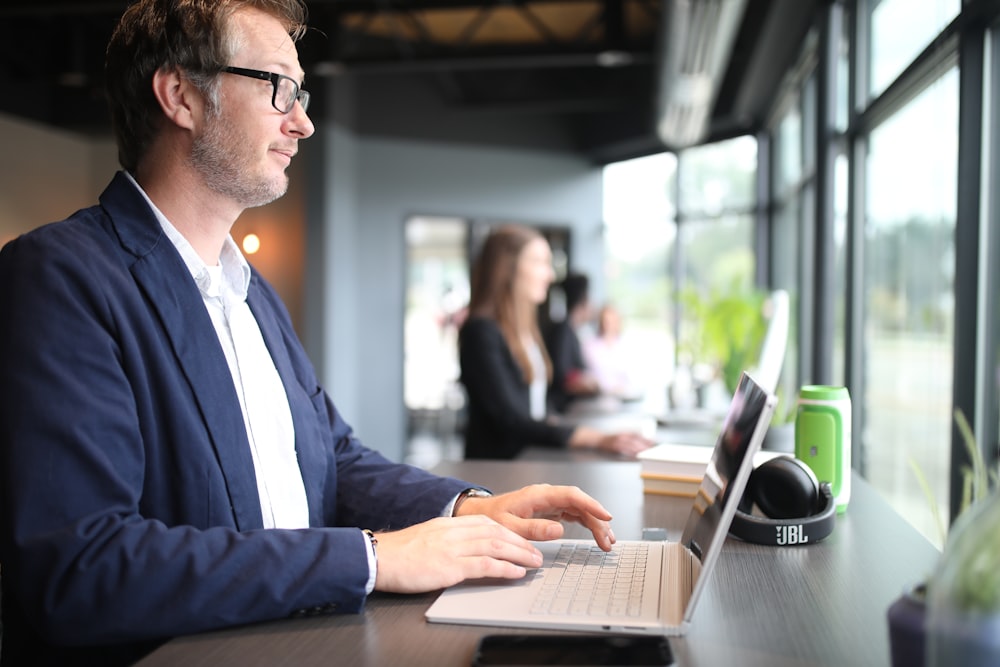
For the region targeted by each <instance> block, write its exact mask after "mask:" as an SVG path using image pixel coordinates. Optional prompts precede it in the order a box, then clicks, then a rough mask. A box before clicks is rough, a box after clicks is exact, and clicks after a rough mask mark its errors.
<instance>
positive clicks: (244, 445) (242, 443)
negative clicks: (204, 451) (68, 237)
mask: <svg viewBox="0 0 1000 667" xmlns="http://www.w3.org/2000/svg"><path fill="white" fill-rule="evenodd" d="M119 178H121V179H124V177H123V176H121V175H119V177H116V180H115V181H113V182H112V184H111V185H110V186H109V187H108V189H107V190H106V191H105V193H104V195H102V198H101V203H102V204H103V205H104V206H105V208H106V209H107V210H108V211H109V213H110V214H111V219H112V222H113V224H114V226H115V229H116V230H117V232H118V234H119V237H120V238H121V240H122V243H123V245H125V247H126V248H127V249H129V250H130V252H132V253H134V254H135V255H136V261H135V262H134V263H133V265H132V267H131V271H132V275H133V276H134V278H135V281H136V283H137V284H138V285H139V287H140V289H142V290H143V291H144V293H145V294H146V297H147V299H148V300H149V303H150V307H151V308H152V309H153V310H154V311H156V313H157V314H158V315H159V318H160V322H161V323H162V325H163V328H164V331H165V332H166V334H167V337H168V338H169V341H170V344H171V346H172V347H173V351H174V353H175V354H176V356H177V359H178V361H179V363H180V367H181V371H182V373H183V374H184V376H185V377H186V379H187V381H188V384H189V386H190V389H191V392H192V394H193V395H194V397H195V401H196V403H197V407H198V409H199V411H200V413H201V418H202V419H203V420H204V423H205V427H206V429H207V431H208V434H209V438H210V440H211V446H212V447H213V448H214V450H215V453H216V457H217V459H218V461H219V465H220V467H221V468H222V474H223V476H224V477H225V479H226V485H227V488H228V490H229V495H230V500H231V501H232V507H233V518H234V521H235V522H236V527H237V528H238V529H239V530H249V529H253V528H263V526H264V522H263V518H262V516H261V510H260V497H259V495H258V492H257V479H256V476H255V474H254V466H253V458H252V456H251V453H250V444H249V441H248V440H247V436H246V426H245V425H244V423H243V413H242V411H241V409H240V403H239V398H238V397H237V396H236V389H235V388H234V386H233V381H232V374H231V373H230V371H229V366H228V364H227V363H226V359H225V355H224V354H223V353H222V349H221V347H220V345H219V340H218V337H217V336H216V334H215V329H214V326H213V325H212V321H211V318H210V317H209V315H208V312H207V311H206V309H205V304H204V301H203V299H202V296H201V292H200V291H199V290H198V287H197V285H195V282H194V279H193V278H192V277H191V274H190V273H189V272H188V270H187V267H186V266H185V265H184V262H183V260H181V257H180V255H179V254H178V253H177V250H176V249H175V248H174V246H173V245H172V244H171V243H170V242H169V240H167V238H166V237H165V236H164V235H163V232H162V230H161V229H160V226H159V223H158V222H157V221H156V219H155V217H154V216H153V215H152V212H151V211H150V210H149V207H148V206H147V205H146V203H145V200H143V199H142V196H141V195H140V194H139V193H138V192H137V191H136V190H135V188H134V187H132V186H131V184H129V183H128V182H127V181H126V182H125V183H120V182H119V180H118V179H119ZM124 188H127V190H125V189H124ZM135 198H138V199H139V203H141V208H136V206H135V205H136V201H135ZM124 211H128V213H129V214H123V213H124Z"/></svg>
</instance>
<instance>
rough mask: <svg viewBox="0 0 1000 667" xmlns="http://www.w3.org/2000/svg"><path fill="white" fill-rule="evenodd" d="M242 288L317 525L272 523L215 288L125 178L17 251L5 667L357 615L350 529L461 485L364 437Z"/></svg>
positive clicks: (3, 374) (9, 265) (4, 416)
mask: <svg viewBox="0 0 1000 667" xmlns="http://www.w3.org/2000/svg"><path fill="white" fill-rule="evenodd" d="M247 302H248V303H249V305H250V308H251V310H252V311H253V313H254V316H255V317H256V318H257V322H258V323H259V324H260V329H261V332H262V334H263V336H264V340H265V342H266V344H267V347H268V349H269V350H270V352H271V356H272V358H273V359H274V363H275V365H276V366H277V369H278V373H279V374H280V376H281V379H282V381H283V383H284V386H285V391H286V393H287V394H288V401H289V404H290V407H291V412H292V418H293V421H294V424H295V449H296V453H297V455H298V461H299V467H300V469H301V471H302V478H303V481H304V483H305V490H306V495H307V498H308V503H309V520H310V525H311V526H314V527H326V528H319V529H309V530H264V529H263V524H262V519H261V511H260V501H259V499H258V495H257V485H256V480H255V476H254V467H253V462H252V460H251V456H250V449H249V445H248V442H247V438H246V431H245V428H244V424H243V418H242V414H241V411H240V404H239V401H238V398H237V395H236V391H235V389H234V386H233V381H232V376H231V375H230V372H229V368H228V366H227V364H226V359H225V357H224V355H223V352H222V348H221V346H220V345H219V341H218V338H217V336H216V333H215V330H214V328H213V326H212V323H211V320H210V317H209V315H208V312H207V310H206V308H205V306H204V303H203V301H202V296H201V294H200V292H199V291H198V288H197V286H196V285H195V282H194V280H193V279H192V278H191V275H190V273H189V272H188V270H187V268H186V267H185V265H184V263H183V261H182V260H181V258H180V255H179V254H178V253H177V251H176V249H175V248H174V246H173V245H172V244H171V243H170V241H169V240H168V239H167V238H166V237H165V236H164V234H163V233H162V230H161V228H160V225H159V223H158V222H157V220H156V219H155V217H154V216H153V214H152V212H151V211H150V209H149V207H148V205H147V204H146V202H145V200H144V199H143V198H142V196H141V194H140V193H139V192H138V191H137V190H136V189H135V187H133V186H132V184H131V183H129V182H128V180H127V178H126V177H125V176H124V175H123V174H121V173H119V174H117V175H116V176H115V178H114V180H113V181H112V182H111V184H110V185H109V186H108V188H107V189H106V190H105V192H104V193H103V194H102V195H101V198H100V205H99V206H94V207H92V208H88V209H84V210H81V211H78V212H77V213H75V214H74V215H72V216H71V217H70V218H69V219H67V220H65V221H62V222H59V223H55V224H52V225H47V226H45V227H42V228H39V229H37V230H35V231H33V232H31V233H29V234H26V235H24V236H22V237H20V238H18V239H16V240H14V241H12V242H11V243H9V244H8V245H7V246H6V247H4V249H3V251H2V253H0V558H2V567H3V571H2V582H3V596H2V600H3V626H4V627H3V649H2V658H3V662H4V663H5V664H17V663H19V662H20V663H23V664H42V663H44V662H45V661H49V662H53V663H55V662H58V663H60V664H72V663H73V662H74V661H77V662H83V663H90V664H112V663H114V662H116V661H117V662H127V661H128V660H131V659H134V657H136V655H139V654H141V653H142V652H144V651H146V650H148V649H149V648H150V647H151V646H154V645H155V644H156V643H157V642H158V641H162V640H164V639H165V638H169V637H171V636H173V635H178V634H187V633H194V632H199V631H204V630H209V629H212V628H219V627H223V626H229V625H233V624H241V623H248V622H254V621H262V620H265V619H274V618H279V617H285V616H289V615H297V614H303V613H332V612H358V611H359V610H361V609H362V608H363V605H364V601H365V592H364V586H365V582H366V580H367V578H368V566H367V554H366V544H365V542H364V537H363V534H362V533H361V531H360V530H357V528H356V527H365V528H372V529H383V528H400V527H403V526H407V525H411V524H414V523H417V522H420V521H424V520H427V519H429V518H432V517H435V516H438V515H439V514H440V512H441V511H442V509H443V508H444V507H445V506H447V504H448V502H449V501H450V500H451V499H452V498H453V497H454V496H455V495H456V494H458V493H459V492H460V491H461V490H463V489H465V488H468V487H469V486H470V485H469V484H468V483H465V482H462V481H459V480H455V479H447V478H440V477H435V476H432V475H430V474H429V473H427V472H425V471H422V470H419V469H417V468H413V467H410V466H405V465H400V464H396V463H393V462H390V461H388V460H387V459H385V458H384V457H383V456H381V455H380V454H379V453H377V452H375V451H373V450H370V449H367V448H365V447H364V446H363V445H362V444H361V443H360V442H359V441H358V440H357V439H356V438H355V437H354V436H353V434H352V431H351V429H350V427H349V426H348V425H347V424H346V423H345V422H344V420H343V419H342V418H341V416H340V415H339V414H338V413H337V411H336V409H335V408H334V406H333V404H332V402H331V401H330V400H329V398H328V397H327V394H326V393H325V392H324V391H323V389H322V388H321V387H320V385H319V382H318V380H317V378H316V376H315V372H314V370H313V368H312V365H311V364H310V362H309V360H308V358H307V356H306V353H305V351H304V349H303V348H302V346H301V344H300V343H299V341H298V339H297V337H296V335H295V332H294V331H293V328H292V325H291V321H290V319H289V317H288V315H287V312H286V311H285V309H284V307H283V305H282V304H281V302H280V299H279V298H278V296H277V294H276V293H275V292H274V290H273V289H272V288H271V287H270V286H269V285H268V284H267V283H266V281H265V280H264V279H263V278H262V277H261V276H260V275H259V274H258V273H257V272H256V271H254V272H253V276H252V278H251V282H250V288H249V294H248V297H247ZM348 527H350V528H348ZM85 646H89V647H90V648H80V649H76V648H65V647H85ZM60 647H64V648H60Z"/></svg>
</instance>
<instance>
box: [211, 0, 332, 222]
mask: <svg viewBox="0 0 1000 667" xmlns="http://www.w3.org/2000/svg"><path fill="white" fill-rule="evenodd" d="M231 29H232V31H233V34H234V35H235V36H236V37H237V40H236V43H238V44H240V47H239V48H238V50H237V51H236V53H235V54H233V56H232V62H230V63H228V64H229V65H232V66H236V67H245V68H249V69H257V70H264V71H268V72H276V73H278V74H284V75H286V76H289V77H291V78H293V79H294V80H295V81H299V82H301V81H302V67H301V66H300V65H299V60H298V54H297V53H296V50H295V44H294V42H292V40H291V38H290V37H289V36H288V33H287V32H286V31H285V29H284V28H283V27H282V25H281V23H280V22H278V21H277V20H276V19H274V18H272V17H270V16H268V15H267V14H265V13H263V12H260V11H257V10H252V9H248V10H241V11H238V12H236V13H235V14H234V15H233V18H232V24H231ZM220 76H221V81H220V84H219V93H220V94H219V106H218V108H217V109H215V110H214V111H212V110H211V109H210V110H208V112H207V113H206V116H205V118H204V119H203V121H204V122H203V124H202V125H201V127H200V128H199V129H200V132H199V133H198V134H197V136H196V137H195V139H194V143H193V146H192V153H191V163H192V164H193V166H194V167H195V169H197V170H198V171H199V172H200V173H201V175H202V177H203V178H204V179H205V181H206V183H207V184H208V186H209V187H210V188H211V189H212V190H214V191H216V192H218V193H220V194H222V195H225V196H227V197H229V198H231V199H233V200H234V201H236V202H237V203H238V204H239V205H240V206H242V207H243V208H249V207H253V206H261V205H263V204H267V203H269V202H272V201H274V200H275V199H277V198H278V197H280V196H282V195H283V194H285V191H286V190H287V189H288V176H287V175H286V174H285V170H286V169H287V168H288V165H289V164H291V160H292V157H293V156H294V155H295V154H296V153H297V152H298V140H299V139H305V138H306V137H309V136H310V135H312V133H313V131H314V129H315V128H314V127H313V124H312V122H311V121H310V120H309V117H308V116H307V115H306V113H305V111H304V110H303V109H302V106H301V105H300V104H299V103H298V102H296V103H295V105H294V106H293V107H292V110H291V111H289V112H288V113H281V112H280V111H278V110H277V109H275V108H274V106H273V105H272V104H271V97H272V93H273V90H274V89H273V87H272V85H271V83H270V82H269V81H263V80H257V79H252V78H247V77H244V76H237V75H231V74H221V75H220Z"/></svg>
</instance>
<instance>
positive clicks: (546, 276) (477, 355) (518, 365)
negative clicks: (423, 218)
mask: <svg viewBox="0 0 1000 667" xmlns="http://www.w3.org/2000/svg"><path fill="white" fill-rule="evenodd" d="M554 279H555V273H554V271H553V270H552V250H551V249H550V248H549V244H548V242H547V241H546V240H545V238H544V237H543V236H542V235H541V234H540V233H539V232H537V231H535V230H534V229H531V228H529V227H522V226H517V225H509V226H504V227H500V228H498V229H496V230H494V231H493V232H492V233H491V234H490V235H489V237H488V238H487V239H486V242H485V243H484V244H483V248H482V251H481V252H480V255H479V258H478V260H477V261H476V263H475V266H474V267H473V269H472V285H471V296H470V302H469V317H468V319H467V320H466V321H465V324H464V325H463V326H462V329H461V332H460V333H459V363H460V366H461V381H462V384H463V385H465V389H466V392H467V394H468V398H469V413H468V423H467V426H466V431H465V457H466V458H468V459H485V458H493V459H510V458H514V457H515V456H517V454H518V453H519V452H520V451H521V450H522V449H523V448H524V447H526V446H528V445H542V446H549V447H588V448H592V449H601V450H604V451H607V452H611V453H616V454H621V455H625V456H635V454H637V453H638V452H640V451H642V450H643V449H646V448H647V447H650V446H651V445H652V444H653V443H652V441H650V440H649V439H647V438H645V437H643V436H641V435H639V434H637V433H603V432H601V431H598V430H596V429H593V428H589V427H586V426H577V427H572V426H565V425H559V424H555V423H552V422H549V421H547V420H546V414H547V412H548V405H547V400H546V399H547V397H546V389H547V387H548V384H549V381H550V379H551V376H552V364H551V361H550V360H549V357H548V354H547V353H546V351H545V345H544V343H543V341H542V336H541V333H540V331H539V328H538V319H537V313H538V306H539V305H540V304H542V303H544V302H545V298H546V296H547V294H548V290H549V286H550V285H551V284H552V281H553V280H554Z"/></svg>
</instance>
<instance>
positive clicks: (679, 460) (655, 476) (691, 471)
mask: <svg viewBox="0 0 1000 667" xmlns="http://www.w3.org/2000/svg"><path fill="white" fill-rule="evenodd" d="M713 450H714V448H713V447H706V446H702V445H677V444H671V443H664V444H662V445H657V446H655V447H651V448H649V449H647V450H645V451H643V452H640V453H639V455H638V457H639V463H640V470H641V472H640V476H641V477H642V490H643V492H645V493H652V494H656V495H661V496H681V497H686V498H694V497H695V495H697V493H698V487H699V486H700V485H701V478H702V477H704V476H705V469H706V468H707V467H708V462H709V461H710V460H711V458H712V451H713ZM780 454H781V453H780V452H765V451H760V452H757V455H756V456H754V465H755V466H758V465H760V464H761V463H763V462H764V461H766V460H768V459H770V458H773V457H775V456H779V455H780Z"/></svg>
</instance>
